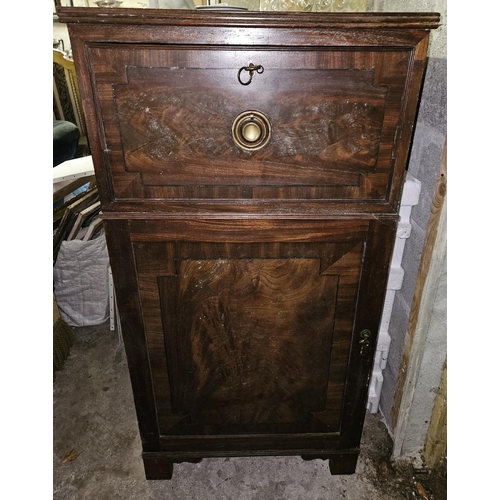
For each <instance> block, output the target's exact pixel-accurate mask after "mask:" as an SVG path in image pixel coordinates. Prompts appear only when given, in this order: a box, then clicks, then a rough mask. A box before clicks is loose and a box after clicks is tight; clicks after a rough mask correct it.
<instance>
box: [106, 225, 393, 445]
mask: <svg viewBox="0 0 500 500" xmlns="http://www.w3.org/2000/svg"><path fill="white" fill-rule="evenodd" d="M378 226H380V228H379V227H378ZM111 227H112V224H111V223H109V228H111ZM392 229H393V228H392V226H391V225H384V224H378V223H375V222H373V221H363V220H362V221H356V222H353V221H321V222H319V221H318V222H316V221H313V222H311V221H309V222H302V221H297V222H295V223H292V222H286V221H281V222H280V221H259V222H255V221H226V222H224V221H213V222H209V221H189V222H186V221H168V222H166V221H148V223H147V224H144V223H141V221H132V222H131V223H130V226H129V230H130V235H129V237H130V241H131V246H130V250H129V254H130V256H131V258H132V259H133V265H134V266H135V279H136V280H137V283H136V286H137V290H138V299H139V300H138V302H139V304H140V309H141V311H140V313H141V316H142V322H143V328H144V337H145V345H146V348H147V359H148V361H147V362H148V366H147V367H142V370H141V373H142V375H141V376H144V375H145V374H147V375H148V376H149V377H150V383H151V387H152V393H153V396H154V408H155V412H156V415H155V416H154V419H155V423H156V425H157V427H158V429H159V437H160V440H161V442H162V449H167V450H168V449H169V447H172V449H178V447H179V446H182V447H183V448H184V449H186V450H187V449H189V448H190V447H194V448H197V449H203V448H205V449H206V451H207V452H209V451H210V450H211V449H212V448H213V449H214V450H215V449H216V450H218V451H219V452H220V451H223V450H227V451H235V450H238V449H246V450H252V449H253V450H266V449H268V448H269V447H271V446H272V447H273V448H274V449H277V450H299V449H303V450H306V449H307V450H311V449H325V448H330V449H331V448H337V447H339V446H340V445H343V446H346V445H347V446H348V445H349V441H351V444H354V445H355V444H356V443H355V441H356V439H357V437H359V436H357V434H359V432H358V431H360V428H361V427H360V426H362V420H363V417H364V404H365V402H364V401H365V398H366V389H367V383H368V377H369V371H370V367H371V359H372V356H373V350H374V349H373V348H374V345H375V343H376V333H377V327H378V322H379V320H380V309H381V307H382V304H383V295H384V294H383V290H384V288H385V282H384V276H385V274H386V273H387V266H388V262H389V256H390V248H391V244H392V243H391V241H390V238H391V237H392V236H393V232H392ZM112 232H113V231H110V235H108V242H109V244H110V255H111V260H112V264H113V260H114V259H113V246H114V245H117V242H116V241H115V240H114V239H113V236H112ZM380 241H383V242H384V241H385V243H386V250H385V251H382V252H381V251H380V250H377V251H375V249H376V248H380ZM115 266H117V263H115ZM113 272H114V274H116V273H117V272H118V274H119V275H121V274H122V272H121V271H120V270H117V269H114V270H113ZM377 273H378V275H379V277H380V278H381V280H379V282H378V284H377V286H376V287H374V285H373V284H372V278H373V277H374V276H375V277H376V276H377ZM128 275H129V276H130V272H129V274H128ZM365 277H367V278H365ZM368 278H369V279H368ZM129 279H130V278H129ZM121 280H124V278H123V277H120V276H118V277H117V278H115V281H116V286H117V290H116V292H117V296H118V299H119V300H120V281H121ZM119 304H120V302H119ZM360 311H362V312H361V313H360ZM360 316H361V317H360ZM361 323H363V324H361ZM123 328H124V338H125V341H126V342H128V343H129V347H128V351H129V352H130V351H131V347H130V346H131V345H132V344H133V343H134V342H135V340H134V339H133V338H132V336H133V335H134V334H133V333H132V332H130V333H128V332H126V331H125V330H126V325H124V327H123ZM367 329H369V330H370V335H369V336H368V337H367V336H366V332H365V335H364V336H360V331H361V330H367ZM126 336H127V337H126ZM130 362H131V360H130V359H129V365H130ZM145 368H147V369H145ZM136 372H138V370H137V367H136V368H135V369H132V370H131V374H132V383H133V385H134V376H135V375H134V373H136ZM135 385H136V386H137V383H136V384H135ZM136 405H137V398H136ZM139 413H140V412H139ZM359 419H361V423H359ZM343 433H344V437H343ZM235 436H237V437H238V439H235ZM208 437H210V438H211V439H207V438H208ZM353 439H354V441H353ZM342 441H344V443H343V444H342Z"/></svg>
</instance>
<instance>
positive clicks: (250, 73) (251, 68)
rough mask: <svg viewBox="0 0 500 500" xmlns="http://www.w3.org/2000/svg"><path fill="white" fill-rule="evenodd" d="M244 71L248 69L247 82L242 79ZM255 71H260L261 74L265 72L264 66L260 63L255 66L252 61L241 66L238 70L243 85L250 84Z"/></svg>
mask: <svg viewBox="0 0 500 500" xmlns="http://www.w3.org/2000/svg"><path fill="white" fill-rule="evenodd" d="M243 71H248V80H247V81H246V82H244V81H243V80H242V79H241V73H242V72H243ZM255 73H258V74H259V75H260V74H262V73H264V66H261V65H260V64H257V66H255V65H254V64H253V63H250V64H249V65H248V66H243V68H240V70H239V71H238V81H239V82H240V83H241V85H250V83H251V82H252V78H253V75H254V74H255Z"/></svg>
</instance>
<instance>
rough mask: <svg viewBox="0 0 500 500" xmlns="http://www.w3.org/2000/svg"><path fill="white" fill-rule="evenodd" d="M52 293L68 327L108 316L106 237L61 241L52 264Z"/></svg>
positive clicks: (84, 324) (96, 320)
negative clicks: (55, 259) (54, 261)
mask: <svg viewBox="0 0 500 500" xmlns="http://www.w3.org/2000/svg"><path fill="white" fill-rule="evenodd" d="M54 294H55V297H56V302H57V305H58V307H59V312H60V314H61V317H62V319H63V320H64V321H66V323H68V325H70V326H91V325H99V324H101V323H103V322H104V321H107V320H108V319H109V255H108V248H107V246H106V239H105V237H104V235H103V236H100V237H98V238H96V239H94V240H90V241H81V240H71V241H63V242H62V243H61V248H60V249H59V253H58V257H57V261H56V263H55V265H54Z"/></svg>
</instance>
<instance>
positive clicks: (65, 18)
mask: <svg viewBox="0 0 500 500" xmlns="http://www.w3.org/2000/svg"><path fill="white" fill-rule="evenodd" d="M57 14H58V16H59V20H60V21H61V22H63V23H77V24H80V23H90V24H96V23H97V24H145V25H159V26H162V25H164V26H168V25H184V26H214V25H225V26H239V27H245V26H252V27H260V26H262V27H264V26H265V27H294V28H311V27H315V28H326V29H419V30H430V29H435V28H438V27H439V20H440V14H438V13H435V12H415V13H401V12H390V13H374V12H364V13H358V12H355V13H354V12H353V13H324V12H312V13H310V12H309V13H306V12H260V11H246V12H240V11H205V10H174V9H130V8H116V9H107V8H88V7H58V9H57Z"/></svg>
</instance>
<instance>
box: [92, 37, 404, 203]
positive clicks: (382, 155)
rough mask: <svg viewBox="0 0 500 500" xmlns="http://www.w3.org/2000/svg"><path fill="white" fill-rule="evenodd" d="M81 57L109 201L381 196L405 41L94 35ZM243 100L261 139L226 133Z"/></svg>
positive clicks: (390, 164)
mask: <svg viewBox="0 0 500 500" xmlns="http://www.w3.org/2000/svg"><path fill="white" fill-rule="evenodd" d="M89 57H90V60H91V64H92V68H93V71H94V73H95V83H94V85H95V91H96V93H97V95H98V96H99V102H100V104H101V108H100V113H101V114H102V123H103V127H104V128H103V132H104V134H103V137H102V139H103V140H104V141H105V144H102V149H103V150H105V151H106V156H107V161H108V162H109V165H108V168H109V171H110V174H111V180H112V184H113V191H114V195H115V199H116V200H126V199H141V198H142V199H160V200H161V199H163V200H166V199H193V198H200V199H214V198H216V199H217V198H218V199H228V198H238V199H242V198H245V199H298V198H300V199H309V200H323V199H329V200H354V201H374V200H375V201H386V200H387V196H388V189H389V185H390V181H391V175H392V173H393V168H394V155H395V151H394V145H395V139H396V135H397V130H398V126H399V125H401V121H402V116H403V112H404V106H405V100H404V97H405V95H404V89H405V85H406V83H407V78H408V69H409V66H410V62H411V52H410V51H402V50H397V51H389V50H388V51H381V50H378V51H369V50H359V49H357V48H350V49H346V48H343V49H341V50H332V49H330V50H317V49H316V50H298V51H297V50H294V51H289V50H283V49H280V50H272V49H270V48H269V49H265V50H255V49H252V50H242V49H241V48H234V49H231V48H226V47H225V48H224V49H222V48H217V49H216V50H215V49H214V48H208V47H200V48H199V49H194V48H192V47H189V48H187V47H185V48H183V47H179V46H161V45H154V46H153V45H152V46H147V47H142V46H136V45H130V46H129V45H119V46H118V45H107V44H96V45H95V46H92V47H91V48H90V49H89ZM254 63H255V65H256V67H257V66H258V67H260V68H262V70H259V71H257V70H255V71H254V72H253V73H252V70H247V69H245V68H251V66H249V65H250V64H254ZM250 75H253V76H252V77H251V81H250ZM249 81H250V83H248V82H249ZM247 83H248V84H247ZM246 111H256V112H258V113H262V114H263V115H264V116H265V117H266V119H267V120H268V125H269V127H268V129H267V128H266V127H263V128H262V127H260V125H259V130H260V133H257V135H258V136H259V137H261V135H260V134H261V133H262V134H264V129H265V130H266V132H265V133H266V134H268V136H269V138H268V140H267V141H263V143H262V147H261V148H260V147H259V148H255V149H254V148H253V145H252V144H253V142H252V141H253V140H254V139H250V143H249V144H247V146H248V145H250V147H249V149H248V148H246V147H242V145H241V143H239V142H238V141H237V140H235V138H234V134H233V132H235V130H234V127H236V125H235V124H236V123H240V122H239V121H238V119H237V118H238V117H239V116H240V114H241V113H244V112H246ZM251 116H253V115H251ZM249 120H250V122H244V121H243V122H241V123H246V124H248V123H251V124H252V125H255V123H257V122H255V121H254V119H253V118H249ZM259 123H260V122H259ZM236 128H238V127H236ZM254 131H255V128H254ZM242 133H243V135H245V134H244V132H242ZM236 135H237V134H236ZM255 144H260V141H259V140H257V142H255Z"/></svg>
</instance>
